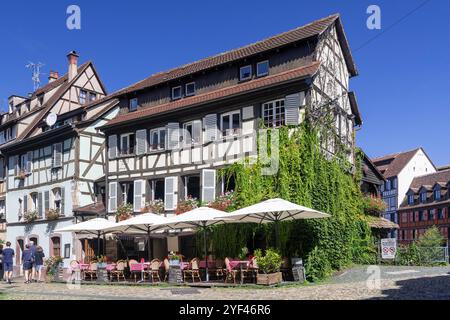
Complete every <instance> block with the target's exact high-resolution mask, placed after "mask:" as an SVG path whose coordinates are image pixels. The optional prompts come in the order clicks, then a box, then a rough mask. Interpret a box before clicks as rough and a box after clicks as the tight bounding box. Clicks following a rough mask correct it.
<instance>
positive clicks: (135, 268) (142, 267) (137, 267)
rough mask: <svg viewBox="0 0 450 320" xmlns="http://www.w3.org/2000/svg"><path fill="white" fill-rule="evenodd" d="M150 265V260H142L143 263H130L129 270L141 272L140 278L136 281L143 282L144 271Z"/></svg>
mask: <svg viewBox="0 0 450 320" xmlns="http://www.w3.org/2000/svg"><path fill="white" fill-rule="evenodd" d="M148 267H150V262H144V263H133V264H130V271H131V272H133V271H140V272H141V280H140V281H138V283H141V282H144V271H145V269H147V268H148Z"/></svg>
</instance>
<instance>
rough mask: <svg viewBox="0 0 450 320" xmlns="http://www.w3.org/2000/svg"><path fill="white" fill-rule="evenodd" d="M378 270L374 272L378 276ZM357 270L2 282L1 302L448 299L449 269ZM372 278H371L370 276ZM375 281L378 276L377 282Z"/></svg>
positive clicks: (389, 268)
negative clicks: (316, 280) (250, 282)
mask: <svg viewBox="0 0 450 320" xmlns="http://www.w3.org/2000/svg"><path fill="white" fill-rule="evenodd" d="M374 270H375V273H374ZM374 270H372V269H369V271H370V272H369V273H370V274H368V273H367V271H368V269H367V267H358V268H353V269H349V270H347V271H344V272H341V273H340V274H338V275H336V276H334V277H333V278H332V279H330V280H329V281H327V282H326V283H323V284H314V285H295V286H283V287H278V288H264V289H260V288H255V287H250V288H190V287H169V286H144V285H143V286H125V285H81V286H68V285H66V284H56V283H52V284H50V283H43V284H29V285H26V284H23V283H22V281H20V280H21V279H17V281H16V282H15V283H13V284H12V285H7V284H4V283H2V284H0V292H1V293H2V294H1V295H0V299H12V300H23V299H26V300H35V299H36V300H110V299H120V300H122V299H136V300H137V299H139V300H141V299H145V300H148V299H155V300H158V299H163V300H167V299H194V300H204V299H217V300H228V299H235V300H272V299H278V300H287V299H294V300H311V299H314V300H315V299H325V300H334V299H336V300H356V299H450V273H449V272H450V269H449V268H398V267H382V268H381V269H379V271H380V274H381V280H380V282H379V284H380V287H379V288H377V287H376V285H377V282H376V281H375V282H370V284H372V285H375V288H372V287H370V286H368V285H367V279H368V277H369V275H374V274H375V275H376V272H377V269H374ZM371 279H372V278H371ZM375 279H376V278H375Z"/></svg>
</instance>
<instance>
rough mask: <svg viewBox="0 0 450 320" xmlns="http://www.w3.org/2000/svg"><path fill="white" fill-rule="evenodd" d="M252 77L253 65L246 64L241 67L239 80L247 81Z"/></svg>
mask: <svg viewBox="0 0 450 320" xmlns="http://www.w3.org/2000/svg"><path fill="white" fill-rule="evenodd" d="M251 78H252V66H251V65H248V66H244V67H241V68H240V69H239V80H240V81H245V80H250V79H251Z"/></svg>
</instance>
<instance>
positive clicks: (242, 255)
mask: <svg viewBox="0 0 450 320" xmlns="http://www.w3.org/2000/svg"><path fill="white" fill-rule="evenodd" d="M247 256H248V248H247V247H243V248H242V249H241V252H240V253H239V255H238V258H239V260H241V261H244V260H246V259H247Z"/></svg>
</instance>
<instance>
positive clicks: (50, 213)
mask: <svg viewBox="0 0 450 320" xmlns="http://www.w3.org/2000/svg"><path fill="white" fill-rule="evenodd" d="M45 217H46V218H47V220H50V221H54V220H58V219H59V209H48V210H47V211H46V212H45Z"/></svg>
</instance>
